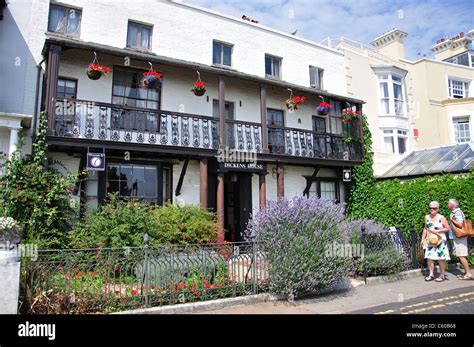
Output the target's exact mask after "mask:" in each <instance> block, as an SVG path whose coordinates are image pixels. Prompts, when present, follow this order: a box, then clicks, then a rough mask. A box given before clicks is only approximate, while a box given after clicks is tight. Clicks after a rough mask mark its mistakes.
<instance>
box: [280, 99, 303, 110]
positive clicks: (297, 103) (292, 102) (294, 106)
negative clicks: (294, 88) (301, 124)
mask: <svg viewBox="0 0 474 347" xmlns="http://www.w3.org/2000/svg"><path fill="white" fill-rule="evenodd" d="M304 103H306V97H305V96H293V97H290V98H289V99H287V100H286V101H285V104H286V107H287V108H288V109H289V110H290V111H298V108H299V107H301V105H302V104H304Z"/></svg>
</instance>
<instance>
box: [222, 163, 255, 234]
mask: <svg viewBox="0 0 474 347" xmlns="http://www.w3.org/2000/svg"><path fill="white" fill-rule="evenodd" d="M224 182H225V183H224V196H225V199H224V200H225V201H224V202H225V205H224V206H225V208H224V210H225V211H224V213H225V215H224V217H225V221H224V228H225V229H226V234H225V239H226V241H230V242H238V241H241V240H242V236H241V235H242V233H243V232H244V231H245V229H246V227H247V223H248V221H249V219H250V214H251V212H252V176H251V175H250V174H249V173H240V172H229V173H226V174H225V176H224Z"/></svg>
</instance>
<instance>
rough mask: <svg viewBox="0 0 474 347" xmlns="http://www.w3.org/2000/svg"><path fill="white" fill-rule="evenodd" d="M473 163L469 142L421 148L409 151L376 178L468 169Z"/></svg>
mask: <svg viewBox="0 0 474 347" xmlns="http://www.w3.org/2000/svg"><path fill="white" fill-rule="evenodd" d="M473 165H474V151H473V150H472V147H471V145H470V144H468V143H465V144H459V145H453V146H444V147H436V148H429V149H422V150H417V151H413V152H411V153H410V154H409V155H407V156H406V157H405V158H404V159H402V160H401V161H400V162H399V163H397V164H396V165H395V166H393V167H392V168H391V169H390V170H388V171H387V172H385V173H384V174H383V175H381V176H379V177H377V178H378V179H385V178H395V177H397V178H410V177H417V176H425V175H434V174H439V173H448V172H451V173H460V172H467V171H469V170H470V169H471V168H472V166H473Z"/></svg>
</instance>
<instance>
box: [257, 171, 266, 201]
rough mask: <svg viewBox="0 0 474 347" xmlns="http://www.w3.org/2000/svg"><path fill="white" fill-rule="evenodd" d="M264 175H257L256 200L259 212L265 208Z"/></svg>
mask: <svg viewBox="0 0 474 347" xmlns="http://www.w3.org/2000/svg"><path fill="white" fill-rule="evenodd" d="M266 175H267V173H266V172H264V173H260V174H258V199H259V205H260V209H261V210H263V209H264V208H265V207H266V206H267V184H266V180H265V176H266Z"/></svg>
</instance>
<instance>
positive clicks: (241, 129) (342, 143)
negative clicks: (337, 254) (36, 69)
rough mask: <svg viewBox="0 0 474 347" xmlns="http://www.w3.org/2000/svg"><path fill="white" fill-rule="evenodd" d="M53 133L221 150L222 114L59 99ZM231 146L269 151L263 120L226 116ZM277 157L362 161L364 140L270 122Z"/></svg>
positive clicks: (270, 144)
mask: <svg viewBox="0 0 474 347" xmlns="http://www.w3.org/2000/svg"><path fill="white" fill-rule="evenodd" d="M54 105H55V107H54V115H53V118H52V123H51V125H50V129H49V135H50V136H54V137H59V138H69V139H84V140H97V141H105V142H120V143H134V144H142V145H154V146H172V147H178V148H182V149H186V148H188V149H191V148H194V149H200V150H209V151H217V149H218V148H219V135H220V126H219V119H217V118H215V117H210V116H203V115H195V114H187V113H178V112H169V111H163V110H150V109H143V108H135V107H127V106H122V105H114V104H107V103H101V102H94V101H90V100H77V99H55V100H54ZM225 129H226V144H225V145H227V146H228V147H229V149H233V150H238V151H253V152H257V153H266V152H267V151H264V150H263V145H262V126H261V124H260V123H253V122H244V121H237V120H226V128H225ZM267 132H268V134H267V136H268V154H270V155H273V156H289V157H303V158H315V159H335V160H344V161H359V160H362V145H361V144H360V143H359V142H358V141H350V142H348V141H347V139H345V138H344V137H343V136H341V135H335V134H328V133H317V132H313V131H310V130H304V129H297V128H289V127H279V126H270V125H268V130H267Z"/></svg>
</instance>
